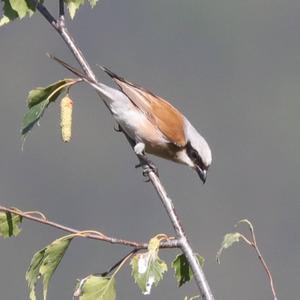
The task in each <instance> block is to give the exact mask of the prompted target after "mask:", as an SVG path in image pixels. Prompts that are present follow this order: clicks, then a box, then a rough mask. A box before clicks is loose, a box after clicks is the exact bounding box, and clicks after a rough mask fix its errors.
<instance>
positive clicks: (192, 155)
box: [187, 143, 200, 163]
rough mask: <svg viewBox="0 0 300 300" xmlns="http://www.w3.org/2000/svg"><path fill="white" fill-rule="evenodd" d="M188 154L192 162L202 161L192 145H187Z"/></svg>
mask: <svg viewBox="0 0 300 300" xmlns="http://www.w3.org/2000/svg"><path fill="white" fill-rule="evenodd" d="M187 153H188V155H189V157H190V158H191V160H192V161H193V162H195V163H196V162H198V160H199V159H200V158H199V154H198V152H197V151H196V150H195V149H194V148H193V147H192V145H191V143H188V144H187Z"/></svg>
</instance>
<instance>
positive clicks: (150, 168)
mask: <svg viewBox="0 0 300 300" xmlns="http://www.w3.org/2000/svg"><path fill="white" fill-rule="evenodd" d="M139 158H140V160H141V162H140V163H139V164H137V165H136V166H135V168H140V167H142V168H143V176H144V177H147V180H146V182H149V181H150V179H149V173H150V172H153V173H154V174H155V175H156V176H157V177H159V173H158V169H157V167H156V166H155V165H154V163H153V162H152V161H151V160H150V159H149V158H148V157H147V156H145V155H142V156H139Z"/></svg>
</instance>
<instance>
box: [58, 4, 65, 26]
mask: <svg viewBox="0 0 300 300" xmlns="http://www.w3.org/2000/svg"><path fill="white" fill-rule="evenodd" d="M59 22H60V23H61V26H62V25H63V24H64V22H65V3H64V0H59Z"/></svg>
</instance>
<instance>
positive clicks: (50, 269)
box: [26, 236, 73, 300]
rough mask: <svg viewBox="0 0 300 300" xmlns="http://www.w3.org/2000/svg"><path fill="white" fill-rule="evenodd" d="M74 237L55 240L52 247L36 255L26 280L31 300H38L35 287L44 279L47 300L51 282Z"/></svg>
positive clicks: (47, 247) (44, 294) (44, 293)
mask: <svg viewBox="0 0 300 300" xmlns="http://www.w3.org/2000/svg"><path fill="white" fill-rule="evenodd" d="M72 238H73V236H67V237H63V238H60V239H58V240H55V241H54V242H52V243H51V244H50V245H48V246H46V247H45V248H43V249H42V250H40V251H38V252H37V253H35V254H34V256H33V258H32V260H31V263H30V266H29V268H28V270H27V272H26V280H27V283H28V287H29V289H30V295H29V296H30V299H31V300H36V295H35V286H36V284H37V281H38V280H39V279H40V278H41V277H42V278H43V296H44V300H46V298H47V291H48V285H49V281H50V279H51V277H52V275H53V273H54V271H55V270H56V268H57V267H58V265H59V263H60V261H61V260H62V258H63V256H64V254H65V252H66V251H67V249H68V247H69V245H70V242H71V241H72Z"/></svg>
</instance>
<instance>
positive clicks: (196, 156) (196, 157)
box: [190, 149, 199, 161]
mask: <svg viewBox="0 0 300 300" xmlns="http://www.w3.org/2000/svg"><path fill="white" fill-rule="evenodd" d="M190 155H191V159H192V160H194V161H195V160H198V157H199V155H198V153H197V151H196V150H194V149H193V150H192V151H191V152H190Z"/></svg>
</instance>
